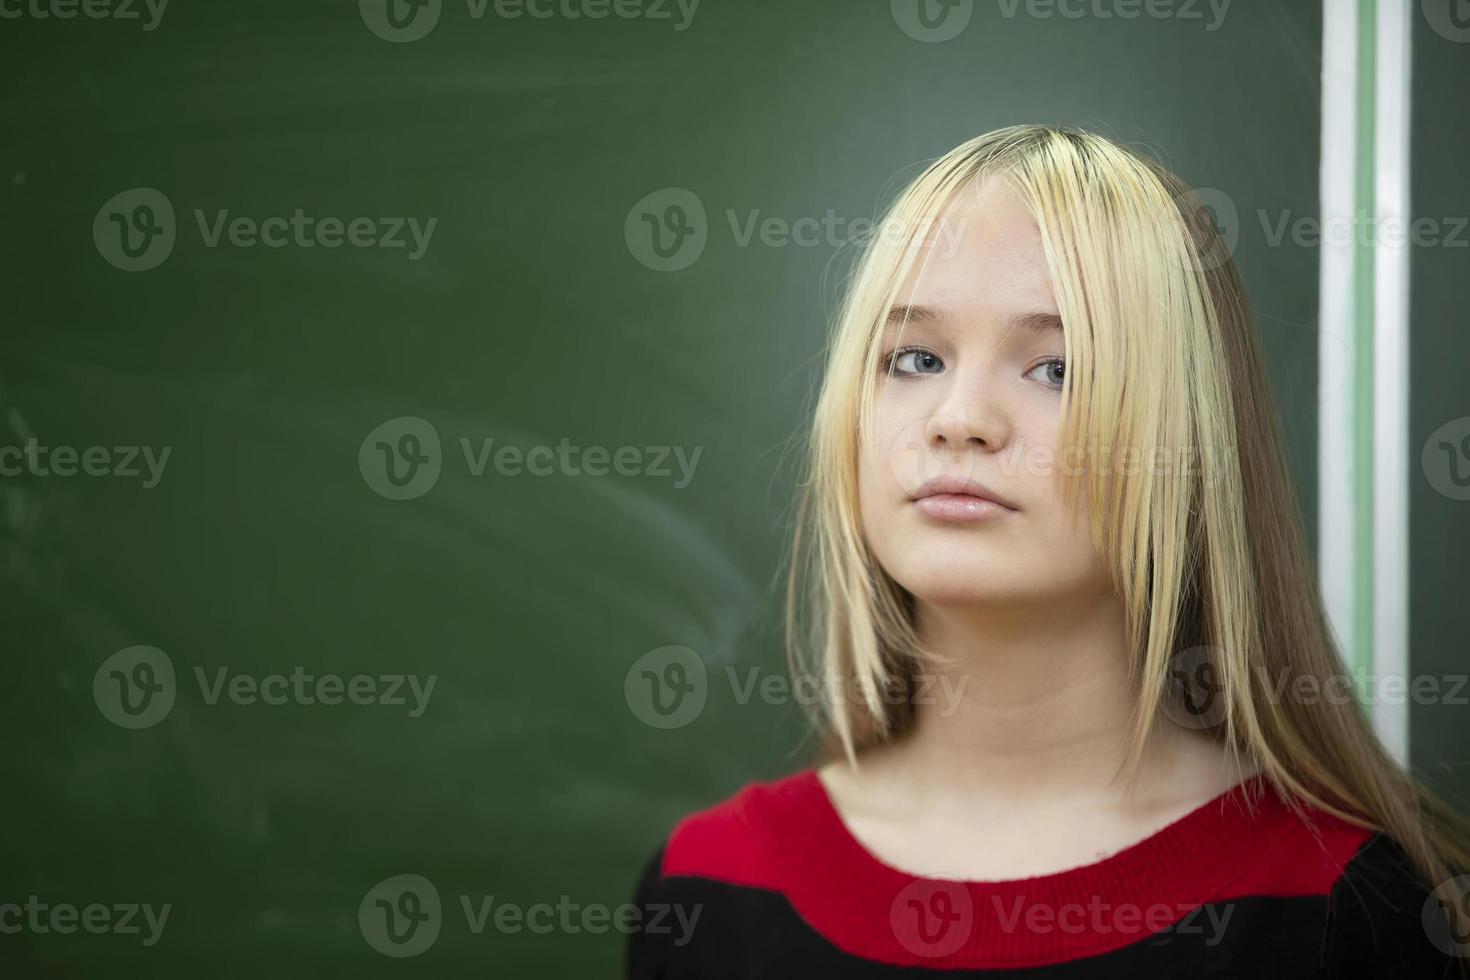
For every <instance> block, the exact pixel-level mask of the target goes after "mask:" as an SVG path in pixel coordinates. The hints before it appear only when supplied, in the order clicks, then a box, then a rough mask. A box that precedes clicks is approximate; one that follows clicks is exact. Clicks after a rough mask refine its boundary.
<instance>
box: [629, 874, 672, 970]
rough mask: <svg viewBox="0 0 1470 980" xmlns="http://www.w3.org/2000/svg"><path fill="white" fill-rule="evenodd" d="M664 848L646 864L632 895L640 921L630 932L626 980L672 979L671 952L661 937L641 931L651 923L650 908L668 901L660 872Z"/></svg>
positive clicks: (644, 930) (645, 930)
mask: <svg viewBox="0 0 1470 980" xmlns="http://www.w3.org/2000/svg"><path fill="white" fill-rule="evenodd" d="M664 846H665V845H660V846H659V848H658V849H657V850H656V851H654V852H653V856H652V857H650V858H649V859H648V860H647V861H646V862H645V863H644V865H643V873H642V874H641V875H639V878H638V887H637V890H636V891H635V892H634V893H633V905H634V906H635V907H636V908H637V909H638V922H637V924H635V925H634V926H633V927H632V928H631V929H630V930H629V932H628V943H627V947H626V956H625V958H624V963H623V977H624V980H666V978H667V977H668V976H669V963H668V950H667V948H666V944H665V943H664V942H663V941H662V939H661V934H659V933H654V932H650V931H649V930H647V929H644V928H642V924H643V923H646V922H647V921H648V920H649V916H650V912H651V909H652V908H654V907H656V906H658V905H660V904H662V903H664V902H665V901H666V899H665V897H664V895H663V892H664V891H665V890H666V889H665V885H664V882H663V876H662V875H661V874H660V869H661V868H662V867H663V862H664Z"/></svg>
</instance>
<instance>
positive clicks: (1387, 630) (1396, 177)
mask: <svg viewBox="0 0 1470 980" xmlns="http://www.w3.org/2000/svg"><path fill="white" fill-rule="evenodd" d="M1377 2H1378V10H1377V14H1378V26H1377V40H1378V44H1377V48H1378V52H1377V59H1376V60H1377V70H1376V72H1375V78H1374V87H1375V89H1376V93H1377V94H1376V98H1375V100H1374V104H1375V110H1374V124H1373V129H1374V147H1373V160H1374V188H1373V199H1374V216H1373V218H1374V221H1373V234H1374V241H1375V242H1376V243H1377V244H1376V245H1375V247H1374V264H1373V269H1374V278H1373V282H1374V288H1373V297H1374V300H1373V457H1374V462H1373V511H1374V513H1373V559H1374V560H1373V592H1374V596H1373V601H1374V618H1373V624H1374V625H1373V663H1374V673H1375V674H1376V675H1377V677H1378V678H1379V682H1380V685H1381V683H1382V681H1383V680H1384V679H1386V678H1394V679H1395V682H1397V680H1398V679H1399V678H1402V679H1403V682H1404V683H1405V684H1408V683H1409V682H1410V678H1409V615H1408V602H1409V581H1408V576H1409V471H1410V470H1411V469H1412V468H1413V467H1414V465H1415V464H1414V461H1413V460H1411V459H1410V454H1409V401H1408V391H1409V388H1408V379H1409V254H1410V247H1411V245H1410V237H1409V231H1410V228H1409V224H1410V222H1411V221H1412V218H1411V216H1410V212H1409V86H1410V76H1409V65H1410V60H1409V59H1410V42H1409V36H1410V23H1411V22H1410V11H1409V3H1408V2H1407V0H1377ZM1401 690H1407V689H1401ZM1380 693H1381V692H1380ZM1393 694H1394V695H1395V696H1394V697H1392V698H1386V697H1379V698H1377V699H1375V701H1374V705H1373V723H1374V727H1375V728H1376V729H1377V731H1378V737H1379V738H1380V739H1382V740H1383V743H1384V745H1385V746H1386V747H1387V748H1388V750H1389V751H1390V752H1391V753H1392V754H1393V756H1394V758H1396V759H1398V760H1399V762H1401V763H1407V762H1408V755H1409V707H1408V706H1409V701H1408V697H1407V696H1405V697H1398V696H1397V695H1398V694H1399V691H1394V692H1393Z"/></svg>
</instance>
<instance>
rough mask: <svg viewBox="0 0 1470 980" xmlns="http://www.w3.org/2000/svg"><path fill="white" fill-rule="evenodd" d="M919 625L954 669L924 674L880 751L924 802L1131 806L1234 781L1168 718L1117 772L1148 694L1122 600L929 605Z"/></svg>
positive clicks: (1210, 749) (1192, 735)
mask: <svg viewBox="0 0 1470 980" xmlns="http://www.w3.org/2000/svg"><path fill="white" fill-rule="evenodd" d="M916 626H917V628H918V631H919V635H920V636H921V637H922V638H923V640H924V641H925V643H926V644H927V645H928V647H929V648H930V649H931V650H932V651H933V652H934V653H935V654H937V655H938V657H939V658H942V660H943V661H945V662H946V663H947V664H948V665H947V666H945V665H936V666H935V667H934V668H932V669H931V670H930V671H929V672H928V673H927V674H925V675H921V677H920V684H919V686H918V687H917V688H916V689H915V699H916V701H917V702H918V703H917V705H916V712H915V721H914V724H913V726H912V727H911V729H910V730H909V731H908V732H906V733H905V734H904V735H903V736H902V737H901V738H900V739H899V740H898V741H897V742H895V743H894V744H893V745H892V746H891V747H889V748H888V749H886V750H884V751H882V752H881V753H878V754H877V755H880V756H886V757H889V759H891V761H893V762H895V763H897V765H895V766H893V767H889V766H887V765H883V766H882V768H885V769H889V770H890V771H891V772H892V774H893V776H894V777H895V778H899V779H901V780H902V782H903V784H904V785H905V787H906V788H907V789H908V790H909V791H910V792H912V793H913V794H914V795H915V796H917V797H919V798H923V799H927V800H930V801H933V802H934V803H935V804H936V805H944V802H946V801H947V802H950V803H953V804H954V805H955V806H957V807H964V808H966V809H968V810H971V811H972V812H973V810H974V808H976V807H980V808H984V807H986V806H987V805H999V804H1001V803H1003V804H1004V805H1006V806H1012V807H1014V806H1016V805H1026V804H1027V803H1036V804H1040V805H1043V806H1048V805H1062V806H1070V805H1079V806H1089V807H1091V806H1107V805H1109V804H1111V803H1117V804H1119V805H1125V806H1126V805H1128V804H1129V802H1130V801H1131V798H1132V797H1134V796H1135V795H1136V794H1139V793H1142V794H1143V796H1144V797H1145V798H1152V797H1154V796H1156V795H1157V793H1158V791H1160V790H1162V791H1163V792H1164V793H1165V794H1166V795H1173V794H1174V793H1176V792H1180V791H1182V792H1183V793H1184V794H1186V795H1188V796H1190V797H1194V796H1198V795H1200V794H1202V793H1205V794H1209V793H1211V792H1212V791H1217V790H1218V789H1219V788H1221V787H1222V782H1223V785H1224V786H1225V787H1228V785H1230V784H1231V783H1232V782H1233V781H1234V780H1233V778H1232V777H1231V776H1230V775H1229V774H1227V773H1222V772H1221V771H1220V752H1219V750H1218V748H1216V747H1214V746H1211V745H1208V744H1207V740H1205V739H1202V738H1200V736H1199V733H1196V732H1190V731H1186V730H1184V729H1180V728H1178V727H1177V726H1175V725H1173V724H1171V723H1169V722H1168V720H1167V719H1162V718H1161V719H1160V724H1159V725H1158V726H1156V730H1155V734H1154V735H1153V736H1151V737H1150V739H1149V741H1148V745H1147V748H1146V751H1145V754H1144V757H1143V765H1142V767H1141V768H1140V771H1139V774H1138V775H1139V779H1138V780H1137V782H1136V783H1125V781H1124V780H1122V779H1121V778H1120V776H1121V774H1122V772H1123V765H1124V762H1125V760H1126V759H1127V757H1128V754H1129V751H1130V749H1131V747H1132V740H1133V737H1134V721H1133V711H1134V706H1135V704H1136V701H1137V695H1136V692H1135V690H1134V684H1133V681H1132V679H1131V678H1130V676H1129V658H1130V651H1129V650H1128V644H1127V636H1126V621H1125V617H1124V613H1123V608H1122V603H1121V602H1120V601H1119V600H1118V599H1117V598H1116V597H1115V596H1112V595H1107V596H1098V597H1095V598H1093V599H1091V600H1090V601H1089V600H1073V601H1069V602H1067V603H1066V604H1065V605H1063V606H1058V605H1056V604H1051V605H1050V606H1049V607H1048V608H1045V609H1035V608H1033V609H1015V608H1010V609H1006V610H1003V611H1002V610H996V609H991V608H977V607H966V608H952V607H936V606H932V605H928V604H924V603H920V604H919V607H918V610H917V618H916ZM880 764H881V760H880Z"/></svg>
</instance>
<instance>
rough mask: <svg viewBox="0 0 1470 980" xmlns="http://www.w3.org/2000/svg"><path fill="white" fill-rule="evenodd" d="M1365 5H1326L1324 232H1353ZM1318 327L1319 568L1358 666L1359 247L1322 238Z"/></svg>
mask: <svg viewBox="0 0 1470 980" xmlns="http://www.w3.org/2000/svg"><path fill="white" fill-rule="evenodd" d="M1357 40H1358V27H1357V5H1356V3H1355V0H1323V4H1322V154H1321V174H1320V183H1321V213H1322V227H1323V228H1324V229H1328V228H1334V227H1337V228H1341V227H1349V228H1351V227H1353V226H1354V224H1353V221H1352V218H1353V203H1354V193H1353V175H1354V166H1353V161H1354V157H1355V153H1356V145H1357V122H1356V111H1357V97H1356V93H1357V90H1358V58H1357ZM1319 262H1320V264H1319V266H1318V290H1317V295H1318V324H1317V365H1318V367H1317V567H1318V569H1319V570H1320V571H1319V577H1320V579H1321V586H1322V598H1323V602H1324V603H1325V605H1326V608H1327V620H1328V623H1329V625H1330V626H1331V627H1332V631H1333V634H1334V636H1335V638H1336V640H1337V643H1338V648H1339V649H1340V650H1341V651H1342V652H1343V656H1344V657H1345V658H1347V659H1348V662H1349V666H1354V665H1353V661H1352V658H1353V656H1354V651H1355V650H1356V648H1357V643H1356V640H1357V637H1356V636H1355V635H1354V630H1353V608H1354V606H1353V603H1354V596H1353V581H1354V573H1355V570H1356V567H1357V565H1356V562H1355V560H1354V559H1355V551H1356V548H1355V547H1354V541H1355V533H1354V522H1353V485H1354V481H1353V476H1354V467H1353V384H1352V379H1353V361H1354V351H1353V248H1352V245H1351V243H1350V242H1346V243H1345V242H1343V241H1342V240H1341V237H1340V236H1335V235H1327V234H1324V235H1323V236H1322V244H1321V247H1320V248H1319Z"/></svg>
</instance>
